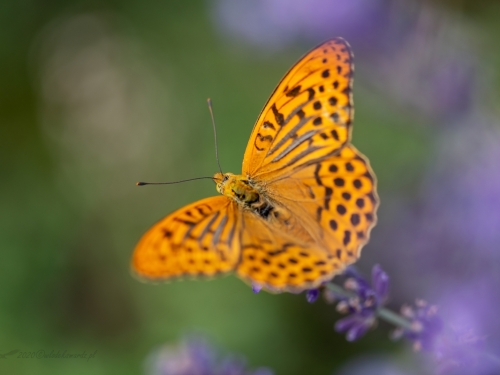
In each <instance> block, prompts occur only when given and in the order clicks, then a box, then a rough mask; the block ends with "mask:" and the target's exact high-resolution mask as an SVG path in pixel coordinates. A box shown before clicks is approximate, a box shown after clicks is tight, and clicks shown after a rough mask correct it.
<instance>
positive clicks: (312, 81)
mask: <svg viewBox="0 0 500 375" xmlns="http://www.w3.org/2000/svg"><path fill="white" fill-rule="evenodd" d="M353 72H354V65H353V56H352V52H351V49H350V47H349V45H348V43H347V42H346V41H345V40H344V39H342V38H335V39H331V40H329V41H327V42H325V43H323V44H321V45H320V46H318V47H316V48H315V49H313V50H312V51H311V52H309V53H308V54H307V55H306V56H304V57H303V58H302V59H301V60H300V61H299V62H298V63H297V64H296V65H295V66H294V67H293V68H292V69H291V70H290V71H289V72H288V73H287V74H286V75H285V77H284V78H283V79H282V81H281V82H280V83H279V85H278V87H277V88H276V89H275V91H274V93H273V94H272V95H271V98H270V99H269V101H268V102H267V104H266V105H265V107H264V109H263V110H262V112H261V114H260V116H259V118H258V120H257V122H256V124H255V126H254V128H253V131H252V135H251V136H250V140H249V142H248V145H247V149H246V151H245V155H244V158H243V174H244V175H249V176H253V177H255V178H262V179H264V178H265V179H270V178H274V177H276V176H278V175H280V174H282V173H286V171H287V170H289V169H290V168H295V167H297V166H300V165H301V164H302V162H303V161H305V160H312V159H320V158H322V157H325V156H326V155H329V154H331V153H334V152H335V151H336V150H339V149H340V148H342V147H343V146H344V145H345V144H346V143H347V142H348V141H349V140H350V129H351V122H352V117H353V101H352V93H351V90H352V77H353Z"/></svg>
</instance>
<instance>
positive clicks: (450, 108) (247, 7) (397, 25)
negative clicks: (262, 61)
mask: <svg viewBox="0 0 500 375" xmlns="http://www.w3.org/2000/svg"><path fill="white" fill-rule="evenodd" d="M214 1H215V6H214V20H215V22H214V24H215V26H216V27H218V28H221V29H222V32H221V34H222V35H224V36H229V37H232V38H237V40H238V42H239V43H240V42H241V40H242V39H243V40H247V41H248V42H250V43H252V44H255V45H258V46H261V47H264V48H267V49H268V50H269V51H273V52H275V53H278V52H279V51H280V50H281V49H283V48H285V47H286V46H287V45H289V44H291V43H294V42H297V41H303V40H309V41H310V42H309V43H310V44H314V43H319V42H320V41H322V40H325V39H328V38H332V37H334V36H342V37H343V38H345V39H346V40H347V41H348V42H349V43H350V44H351V45H352V46H353V49H354V54H355V56H357V57H359V58H357V59H356V64H362V65H363V68H362V69H363V70H365V71H366V72H367V73H366V74H365V75H364V76H363V79H365V80H368V81H369V83H370V84H371V85H372V86H373V87H374V88H375V89H376V90H377V91H380V92H383V93H384V95H387V96H389V97H391V99H392V100H393V101H394V102H395V103H399V104H400V105H401V106H402V107H406V108H410V109H412V110H413V111H416V112H417V113H418V114H420V115H423V116H426V117H429V118H431V119H433V120H435V121H439V122H440V123H441V122H445V123H448V122H449V121H450V120H451V121H453V120H455V119H457V118H459V117H460V116H463V115H464V114H465V113H467V112H469V111H470V110H471V109H472V106H473V104H474V98H475V97H476V96H477V93H476V86H477V85H476V81H477V77H476V76H477V72H478V71H479V69H478V62H477V60H476V59H475V58H474V57H473V56H475V54H474V52H473V48H472V45H473V40H472V38H471V37H470V36H469V35H468V33H467V30H466V27H465V26H462V27H460V26H459V27H457V25H460V23H459V22H457V20H456V19H454V18H453V16H451V15H450V14H447V13H444V12H443V11H441V10H440V9H438V8H435V7H433V6H432V5H430V4H429V3H422V4H420V3H418V2H417V3H415V2H411V1H403V2H399V3H398V2H390V1H384V0H311V1H299V0H291V1H289V0H256V1H250V2H249V1H244V0H214Z"/></svg>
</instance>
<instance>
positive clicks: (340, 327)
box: [335, 264, 389, 341]
mask: <svg viewBox="0 0 500 375" xmlns="http://www.w3.org/2000/svg"><path fill="white" fill-rule="evenodd" d="M345 275H346V277H347V279H346V280H345V282H344V288H345V290H347V291H348V292H350V293H351V294H352V295H351V296H348V297H347V296H345V295H336V296H335V298H336V300H337V301H338V304H337V310H338V311H339V312H342V313H348V314H349V315H348V316H347V317H345V318H343V319H340V320H338V321H337V323H336V324H335V330H336V331H337V332H346V339H347V340H348V341H355V340H357V339H359V338H360V337H362V336H363V335H364V334H365V333H366V332H367V331H368V329H369V328H370V327H372V326H373V325H374V324H375V322H376V321H377V312H378V309H379V308H380V307H382V306H383V304H384V303H385V301H386V299H387V296H388V292H389V277H388V276H387V274H386V273H385V272H384V271H383V270H382V268H381V267H380V266H379V265H378V264H377V265H375V266H374V267H373V269H372V282H371V285H370V283H369V282H368V281H367V280H365V279H364V278H363V277H362V276H361V275H359V274H358V273H357V272H356V271H355V270H354V269H353V268H352V267H348V268H347V270H346V272H345Z"/></svg>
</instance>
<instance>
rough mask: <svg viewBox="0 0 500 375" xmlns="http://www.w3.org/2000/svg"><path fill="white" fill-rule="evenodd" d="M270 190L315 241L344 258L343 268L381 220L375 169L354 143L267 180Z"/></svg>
mask: <svg viewBox="0 0 500 375" xmlns="http://www.w3.org/2000/svg"><path fill="white" fill-rule="evenodd" d="M266 195H267V196H269V198H271V199H272V200H275V201H278V202H280V203H281V204H283V205H284V206H285V207H286V208H287V209H288V210H289V211H290V212H293V214H294V217H295V218H296V220H297V221H298V222H299V225H300V226H302V227H303V228H304V229H305V231H306V232H307V233H309V234H310V235H311V237H312V238H313V239H314V241H315V242H316V243H317V244H319V245H320V247H322V248H324V249H327V250H328V252H329V254H331V255H333V256H335V259H338V260H339V261H340V263H341V265H342V266H341V268H340V270H341V269H342V268H344V267H345V266H346V265H348V264H351V263H353V262H355V261H356V260H357V259H358V258H359V256H360V251H361V248H362V247H363V245H365V244H366V243H367V242H368V239H369V236H370V231H371V229H372V228H373V227H374V226H375V223H376V221H377V215H376V214H377V212H376V211H377V208H378V204H379V198H378V195H377V191H376V178H375V174H374V173H373V171H372V169H371V167H370V164H369V162H368V160H367V159H366V158H365V157H364V156H363V154H361V153H360V152H359V151H358V150H356V148H355V147H354V146H352V145H348V146H345V147H344V148H343V149H342V150H341V151H340V152H339V153H338V154H337V155H333V156H330V157H328V158H325V159H323V160H321V161H319V162H316V163H313V164H310V165H308V166H306V167H304V168H301V169H299V170H295V171H292V173H291V174H290V175H288V176H287V177H286V178H281V179H277V180H272V181H269V182H268V183H267V184H266Z"/></svg>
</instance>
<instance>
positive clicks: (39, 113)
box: [0, 0, 500, 375]
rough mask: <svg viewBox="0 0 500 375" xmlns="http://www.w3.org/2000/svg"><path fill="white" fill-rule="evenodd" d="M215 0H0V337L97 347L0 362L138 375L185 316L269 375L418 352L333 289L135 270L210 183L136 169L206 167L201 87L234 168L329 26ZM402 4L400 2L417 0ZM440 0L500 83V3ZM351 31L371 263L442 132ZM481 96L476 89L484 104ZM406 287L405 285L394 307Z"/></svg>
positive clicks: (192, 326)
mask: <svg viewBox="0 0 500 375" xmlns="http://www.w3.org/2000/svg"><path fill="white" fill-rule="evenodd" d="M216 3H217V2H210V1H164V2H159V1H158V2H153V1H151V2H140V1H135V0H123V1H100V2H97V1H50V2H40V1H13V0H4V1H2V3H1V4H0V25H1V26H0V27H1V30H2V32H1V33H0V71H1V73H0V142H1V143H0V146H1V147H0V154H1V158H0V169H1V174H0V176H1V177H0V179H1V184H0V189H1V190H0V207H1V215H0V220H1V225H0V243H1V245H0V246H1V251H2V258H1V259H2V261H1V262H0V281H1V285H2V287H1V288H0V332H1V333H2V334H1V338H0V352H1V353H6V352H9V351H11V350H14V349H19V350H21V351H23V352H33V351H34V352H36V351H38V350H45V351H46V352H50V351H52V350H54V351H60V352H63V351H64V350H66V351H68V352H71V353H78V352H83V351H86V352H87V353H91V352H94V351H96V350H97V354H96V357H95V358H93V359H91V360H89V361H85V360H77V359H71V360H69V359H68V360H63V359H52V360H50V359H43V360H41V359H40V360H39V359H18V358H16V357H17V355H13V356H10V357H8V358H5V359H0V372H2V373H4V374H34V373H37V374H45V373H47V374H93V375H97V374H112V373H120V374H141V373H144V372H145V370H144V361H145V359H146V358H147V356H148V354H149V353H150V352H151V351H152V350H153V349H154V348H156V347H158V346H159V345H162V344H164V343H166V342H175V341H177V340H179V339H182V337H184V335H185V334H189V333H193V332H195V333H203V334H206V335H207V336H208V337H209V338H210V339H211V340H213V342H215V344H216V345H219V346H220V347H222V348H225V350H228V351H231V352H239V353H242V354H244V355H245V356H246V358H247V359H248V362H249V363H250V365H251V366H261V365H262V366H268V367H270V368H272V369H274V371H275V372H276V373H277V374H289V375H293V374H305V373H307V374H330V373H332V372H333V371H335V369H337V368H339V367H340V366H342V365H343V364H344V363H346V362H347V361H348V360H349V359H350V358H354V357H355V356H356V355H358V354H360V353H364V354H370V355H372V354H373V355H375V354H377V353H390V354H389V355H391V356H393V357H394V358H395V359H396V360H397V361H401V362H405V363H411V362H412V361H413V359H412V357H411V355H409V354H408V352H407V351H406V349H405V346H404V345H402V344H400V343H392V342H390V341H389V340H388V339H387V338H386V336H387V330H385V329H381V330H376V331H373V332H370V333H369V335H368V336H367V337H366V338H364V339H363V340H361V341H359V342H356V343H347V342H346V341H345V339H344V337H343V336H342V335H340V334H337V333H335V332H334V331H333V324H334V322H335V320H336V319H337V318H338V315H337V313H335V312H334V309H333V308H332V306H330V305H327V304H326V303H324V302H322V301H319V302H317V303H315V304H312V305H311V304H307V303H306V301H305V298H304V296H303V295H291V294H282V295H270V294H267V293H260V294H254V293H252V291H251V289H250V288H249V287H248V286H247V285H245V284H244V283H242V282H241V281H240V280H238V279H237V278H235V277H234V276H229V277H225V278H221V279H217V280H213V281H209V282H206V281H186V282H176V283H171V284H162V285H148V284H143V283H140V282H138V281H137V280H136V279H134V278H133V277H132V276H131V274H130V272H129V259H130V256H131V252H132V249H133V247H134V245H135V243H136V241H137V240H138V239H139V238H140V236H141V234H142V233H143V232H144V231H145V230H146V229H147V228H148V227H149V226H150V225H152V224H153V223H154V222H155V221H156V220H158V219H159V218H161V217H162V216H164V215H166V214H168V213H169V212H171V211H173V210H174V209H176V208H178V207H180V206H182V205H184V204H187V203H189V202H192V201H193V200H195V199H199V198H202V197H206V196H210V195H215V194H216V191H215V186H214V185H213V183H212V182H210V181H196V182H191V183H186V184H182V185H173V186H163V187H157V186H152V187H146V188H137V187H136V186H135V182H136V181H138V180H141V181H142V180H144V181H173V180H179V179H184V178H190V177H198V176H211V175H212V174H213V173H214V172H215V171H216V169H217V165H216V162H215V157H214V148H213V138H212V128H211V123H210V117H209V112H208V110H207V106H206V99H207V98H208V97H210V98H212V100H213V103H214V110H215V117H216V122H217V128H218V138H219V152H220V159H221V164H222V167H223V169H224V170H225V171H232V172H235V173H239V172H240V170H241V162H242V157H243V152H244V149H245V146H246V142H247V140H248V137H249V134H250V131H251V129H252V126H253V123H254V121H255V119H256V117H257V115H258V113H259V111H260V109H261V107H262V106H263V104H264V103H265V101H266V100H267V98H268V96H269V94H270V93H271V92H272V90H273V88H274V87H275V85H276V84H277V83H278V81H279V79H280V78H281V77H282V76H283V74H284V73H285V72H286V71H287V69H289V68H290V67H291V65H292V64H293V63H294V62H295V61H296V60H297V59H298V58H299V57H300V56H301V55H302V54H304V53H305V52H307V51H308V50H309V49H310V48H312V47H313V46H314V45H316V44H317V43H319V42H321V41H322V40H323V39H326V38H328V37H333V36H337V35H336V34H335V35H329V36H328V35H321V36H318V37H317V38H314V37H303V38H300V37H298V38H295V39H294V40H293V41H291V42H288V43H286V44H284V45H283V46H281V47H280V48H275V47H272V48H269V46H265V47H259V46H258V45H256V44H255V43H251V42H249V41H247V40H244V39H243V38H239V37H238V35H231V32H230V31H228V30H226V29H224V25H221V20H220V18H218V17H217V12H218V9H219V8H220V7H221V6H223V4H222V5H221V3H220V2H219V4H216ZM403 3H407V7H408V9H409V10H408V12H410V13H411V11H412V10H411V9H412V7H415V4H414V3H412V2H409V1H407V2H403ZM428 3H431V2H428ZM434 5H436V7H437V8H438V9H439V12H441V13H442V14H447V15H452V18H453V20H455V21H454V22H456V23H459V24H460V25H462V24H465V25H466V27H467V29H468V30H472V33H473V35H474V42H473V44H474V45H476V46H477V47H478V49H477V50H478V51H480V53H481V54H480V55H478V58H479V59H481V60H482V61H484V62H485V66H487V67H489V68H488V69H489V70H487V78H486V79H487V80H488V84H489V85H490V86H489V87H491V88H492V91H491V92H495V89H496V88H497V87H498V86H499V85H500V76H499V74H498V73H499V70H498V69H497V68H496V67H497V66H498V63H499V62H500V52H499V51H500V49H499V48H498V47H499V42H498V40H499V35H500V27H499V25H500V7H499V4H498V2H496V1H472V0H471V1H461V2H458V1H456V2H454V1H442V2H439V4H437V3H436V4H434ZM218 7H219V8H218ZM456 23H454V27H455V25H456ZM339 33H341V30H340V31H339ZM339 35H341V34H339ZM346 38H347V39H349V38H348V36H346ZM351 44H352V46H353V50H354V53H355V54H356V57H357V60H356V63H357V70H356V74H357V76H356V82H355V89H354V99H355V106H356V119H355V126H354V133H353V134H354V139H353V143H354V144H355V145H356V147H358V148H359V149H360V150H361V151H362V152H363V153H364V154H366V155H367V156H368V157H369V159H370V160H371V163H372V166H373V168H374V170H375V173H376V174H377V176H378V179H379V191H380V195H381V199H382V205H381V207H380V210H379V216H380V221H379V224H378V227H377V228H375V230H374V231H373V240H372V242H371V243H370V244H369V245H367V246H366V248H365V249H364V254H363V257H362V259H361V261H360V263H359V267H360V269H361V270H362V271H363V272H365V273H369V270H370V268H371V266H372V265H373V264H374V263H376V262H379V261H380V259H381V256H380V254H381V252H383V247H384V246H385V245H384V238H383V236H384V234H386V233H388V232H391V228H392V227H391V226H392V225H393V223H394V222H397V221H398V220H402V219H401V218H404V217H405V216H404V215H405V212H404V210H401V209H400V208H398V204H397V202H398V201H399V200H402V199H406V200H412V199H414V197H415V196H417V195H418V191H419V186H420V184H422V183H423V182H422V181H423V180H424V176H425V173H426V172H425V171H426V169H427V168H428V165H429V162H430V160H432V159H433V158H434V157H435V155H436V153H437V152H436V149H437V147H436V143H435V142H436V131H435V130H432V129H431V128H432V126H433V125H432V124H431V125H429V123H430V121H429V117H426V116H420V115H416V113H417V112H418V111H417V112H416V111H415V109H412V108H408V107H407V106H405V105H402V104H401V103H399V102H398V101H397V100H396V98H395V97H394V95H392V96H391V95H390V93H388V92H387V91H386V90H385V89H384V87H385V85H386V84H385V83H383V82H382V83H379V84H378V85H377V84H374V83H373V72H372V71H371V70H370V66H369V64H368V63H366V62H365V63H363V62H362V60H363V52H361V53H360V54H358V50H357V44H358V45H359V47H358V48H359V49H362V48H365V47H366V46H362V45H361V44H362V43H360V42H356V39H354V42H351ZM423 49H424V50H425V46H424V47H423ZM387 84H389V83H387ZM492 95H493V96H486V95H485V96H484V97H483V98H484V99H485V102H486V104H487V105H488V104H491V103H492V102H493V103H494V99H492V98H495V97H496V96H495V94H492ZM483 98H479V99H478V100H482V99H483ZM386 258H387V256H386ZM382 259H384V258H383V257H382ZM400 262H402V263H404V262H405V259H404V256H403V257H402V258H401V260H400ZM393 268H394V269H396V267H393ZM403 270H404V267H403ZM403 272H404V271H401V273H403ZM409 284H411V286H410V287H409V289H408V290H410V291H411V292H412V293H413V292H416V293H424V291H425V290H426V287H425V285H426V283H425V280H414V281H412V282H411V283H409ZM416 296H417V295H414V294H408V295H405V292H404V291H400V292H399V294H397V296H396V297H395V299H394V300H393V302H394V306H395V308H397V305H398V303H399V302H401V301H404V300H409V301H412V300H413V299H414V297H416Z"/></svg>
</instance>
